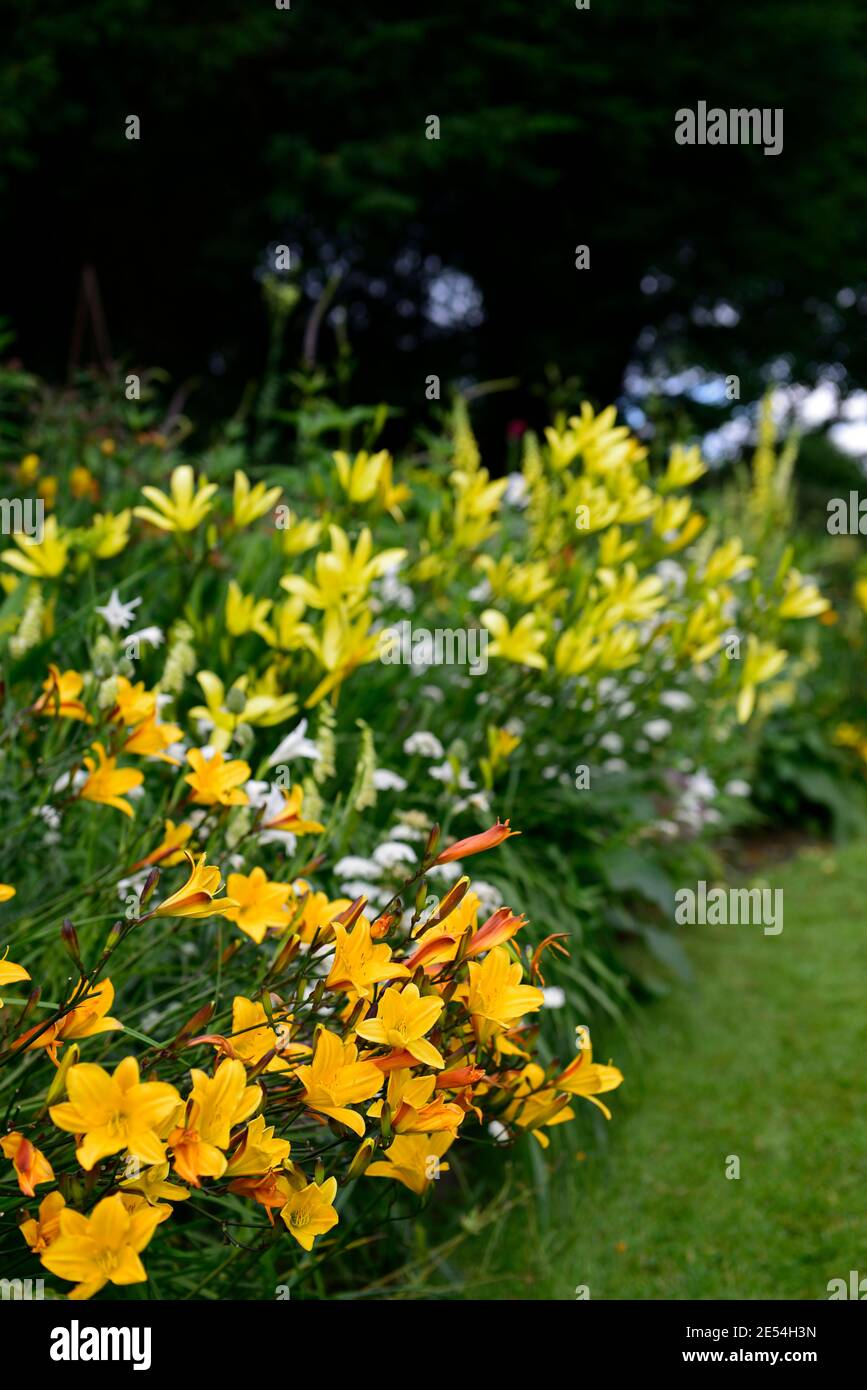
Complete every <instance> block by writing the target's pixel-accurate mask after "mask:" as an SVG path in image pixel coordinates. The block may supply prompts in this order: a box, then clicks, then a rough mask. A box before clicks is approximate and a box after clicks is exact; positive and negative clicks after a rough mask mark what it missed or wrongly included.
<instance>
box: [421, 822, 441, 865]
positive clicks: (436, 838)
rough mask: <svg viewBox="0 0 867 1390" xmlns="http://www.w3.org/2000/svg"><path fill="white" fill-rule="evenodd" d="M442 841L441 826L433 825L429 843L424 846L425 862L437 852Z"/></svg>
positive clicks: (428, 838) (428, 839)
mask: <svg viewBox="0 0 867 1390" xmlns="http://www.w3.org/2000/svg"><path fill="white" fill-rule="evenodd" d="M439 842H440V828H439V826H438V825H433V826H431V831H430V834H429V835H428V837H427V844H426V845H425V847H424V862H425V863H427V862H428V860H429V859H432V858H433V856H434V855H435V854H436V852H437V846H438V844H439Z"/></svg>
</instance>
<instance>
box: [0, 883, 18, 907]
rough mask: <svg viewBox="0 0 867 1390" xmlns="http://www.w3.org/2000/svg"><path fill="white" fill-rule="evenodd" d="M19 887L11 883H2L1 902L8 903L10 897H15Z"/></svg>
mask: <svg viewBox="0 0 867 1390" xmlns="http://www.w3.org/2000/svg"><path fill="white" fill-rule="evenodd" d="M16 892H17V889H15V888H13V887H12V884H11V883H0V903H8V901H9V899H10V898H14V897H15V894H16Z"/></svg>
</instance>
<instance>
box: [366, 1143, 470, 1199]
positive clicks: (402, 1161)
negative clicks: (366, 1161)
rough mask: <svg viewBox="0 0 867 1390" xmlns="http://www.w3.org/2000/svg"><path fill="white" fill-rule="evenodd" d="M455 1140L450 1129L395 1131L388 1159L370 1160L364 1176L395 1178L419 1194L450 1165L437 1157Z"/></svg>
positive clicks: (386, 1155)
mask: <svg viewBox="0 0 867 1390" xmlns="http://www.w3.org/2000/svg"><path fill="white" fill-rule="evenodd" d="M454 1141H455V1135H454V1132H453V1131H450V1130H441V1131H440V1132H439V1133H438V1134H398V1135H397V1136H396V1138H395V1140H394V1143H393V1144H391V1145H390V1146H389V1147H388V1148H387V1149H386V1150H385V1160H387V1162H386V1161H384V1160H379V1161H377V1162H376V1163H371V1164H370V1166H369V1168H368V1169H367V1172H366V1174H365V1176H366V1177H368V1178H395V1179H396V1180H397V1182H402V1183H403V1185H404V1187H408V1188H409V1190H410V1192H415V1193H417V1194H418V1196H419V1197H422V1196H424V1194H425V1192H426V1191H427V1189H428V1187H429V1186H430V1184H431V1183H432V1182H433V1181H434V1180H435V1179H436V1178H437V1177H439V1175H440V1173H444V1172H446V1170H447V1169H448V1167H449V1165H448V1164H447V1163H442V1162H440V1160H441V1158H442V1155H443V1154H444V1153H445V1152H446V1150H447V1149H449V1148H451V1146H452V1144H453V1143H454Z"/></svg>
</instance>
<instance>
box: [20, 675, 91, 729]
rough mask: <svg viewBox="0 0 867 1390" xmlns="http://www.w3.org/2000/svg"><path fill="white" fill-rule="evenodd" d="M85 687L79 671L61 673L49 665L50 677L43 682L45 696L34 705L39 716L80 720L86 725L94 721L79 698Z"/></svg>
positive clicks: (40, 697) (41, 696)
mask: <svg viewBox="0 0 867 1390" xmlns="http://www.w3.org/2000/svg"><path fill="white" fill-rule="evenodd" d="M83 686H84V677H83V676H80V675H79V674H78V672H77V671H63V672H61V671H60V668H59V667H57V666H54V665H52V664H49V667H48V676H47V677H46V679H45V680H44V681H43V682H42V689H43V690H44V692H45V693H44V695H40V696H39V699H38V700H36V702H35V703H34V705H33V709H34V711H35V712H36V713H37V714H46V715H56V716H57V718H58V719H80V720H81V721H82V722H83V723H85V724H92V723H93V720H92V719H91V717H90V715H89V714H88V712H87V710H86V709H85V707H84V705H83V704H82V702H81V700H80V699H79V698H78V697H79V695H80V694H81V691H82V688H83Z"/></svg>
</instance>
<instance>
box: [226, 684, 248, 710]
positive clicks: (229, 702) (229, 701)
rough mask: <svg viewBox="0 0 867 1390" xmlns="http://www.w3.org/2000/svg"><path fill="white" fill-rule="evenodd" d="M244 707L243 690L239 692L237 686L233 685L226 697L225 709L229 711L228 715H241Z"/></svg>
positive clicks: (245, 699)
mask: <svg viewBox="0 0 867 1390" xmlns="http://www.w3.org/2000/svg"><path fill="white" fill-rule="evenodd" d="M246 707H247V697H246V695H245V694H244V692H243V690H239V688H238V686H237V685H233V686H232V689H231V690H230V691H229V693H228V695H227V696H226V709H227V710H228V711H229V713H230V714H243V712H244V710H245V709H246Z"/></svg>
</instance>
